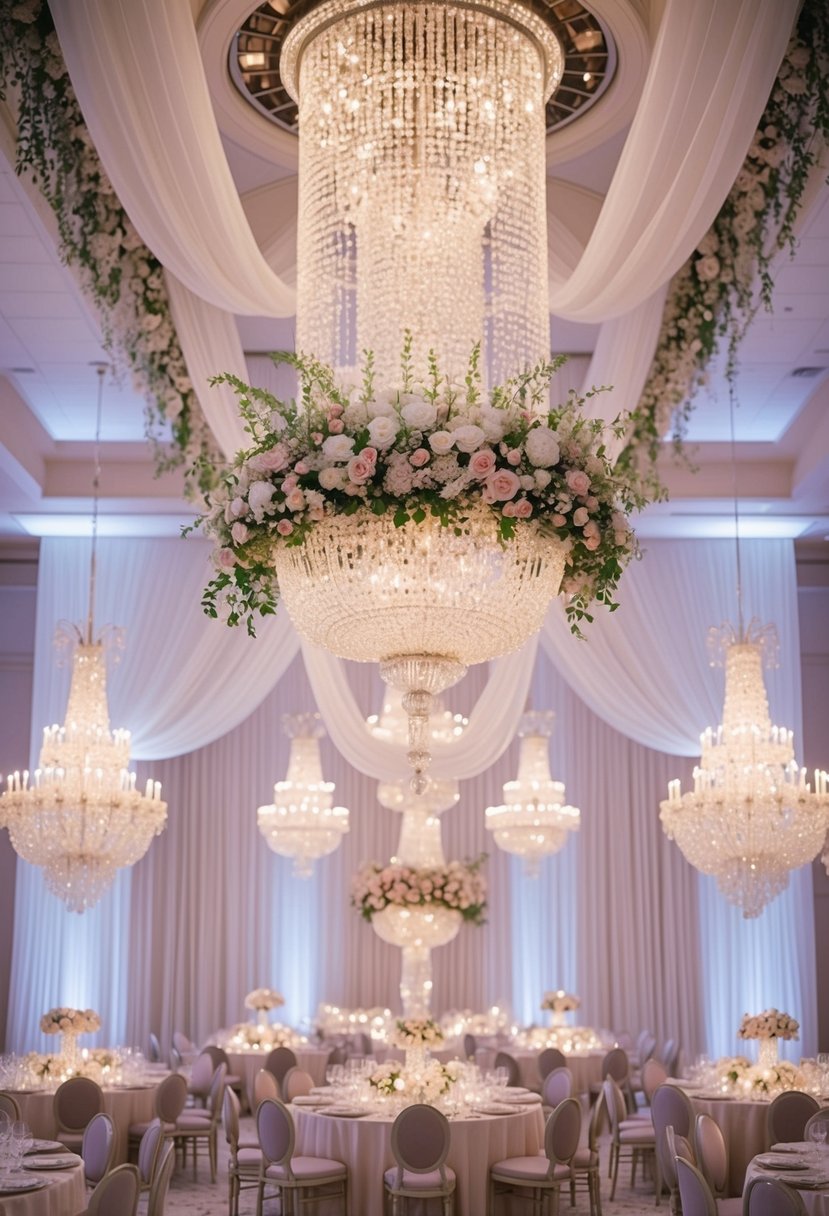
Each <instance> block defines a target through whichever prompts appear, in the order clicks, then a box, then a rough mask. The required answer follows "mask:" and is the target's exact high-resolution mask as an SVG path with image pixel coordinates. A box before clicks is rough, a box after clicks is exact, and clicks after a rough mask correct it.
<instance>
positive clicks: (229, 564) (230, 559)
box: [216, 549, 236, 570]
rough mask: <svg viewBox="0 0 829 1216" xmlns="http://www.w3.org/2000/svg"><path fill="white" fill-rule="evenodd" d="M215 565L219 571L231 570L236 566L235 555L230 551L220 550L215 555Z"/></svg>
mask: <svg viewBox="0 0 829 1216" xmlns="http://www.w3.org/2000/svg"><path fill="white" fill-rule="evenodd" d="M216 565H217V566H218V567H219V569H220V570H232V569H233V567H234V566H235V565H236V555H235V553H234V552H233V550H232V549H220V550H219V552H218V553H217V554H216Z"/></svg>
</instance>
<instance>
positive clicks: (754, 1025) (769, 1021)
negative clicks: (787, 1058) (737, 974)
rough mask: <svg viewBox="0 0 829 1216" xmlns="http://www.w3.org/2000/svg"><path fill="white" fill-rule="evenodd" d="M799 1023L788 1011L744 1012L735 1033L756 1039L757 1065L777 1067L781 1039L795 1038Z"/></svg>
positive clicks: (760, 1066)
mask: <svg viewBox="0 0 829 1216" xmlns="http://www.w3.org/2000/svg"><path fill="white" fill-rule="evenodd" d="M799 1030H800V1023H799V1022H798V1021H797V1019H796V1018H793V1017H792V1016H791V1015H790V1014H788V1013H781V1012H780V1011H779V1010H778V1009H766V1010H765V1011H764V1012H763V1013H755V1014H748V1013H746V1014H744V1015H743V1020H742V1021H741V1022H740V1026H739V1029H738V1030H737V1035H738V1037H739V1038H741V1039H757V1044H758V1046H757V1066H758V1068H761V1069H767V1070H768V1069H775V1068H777V1065H778V1062H779V1058H780V1051H779V1044H780V1040H781V1039H797V1038H798V1037H799V1035H798V1031H799Z"/></svg>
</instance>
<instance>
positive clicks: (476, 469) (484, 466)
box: [469, 448, 495, 481]
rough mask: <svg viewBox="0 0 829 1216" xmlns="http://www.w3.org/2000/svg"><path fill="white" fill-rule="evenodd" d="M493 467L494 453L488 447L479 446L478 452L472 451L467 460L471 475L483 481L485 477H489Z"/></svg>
mask: <svg viewBox="0 0 829 1216" xmlns="http://www.w3.org/2000/svg"><path fill="white" fill-rule="evenodd" d="M494 468H495V453H494V452H493V451H491V450H490V448H481V450H480V451H479V452H475V453H473V456H472V459H471V460H470V462H469V471H470V473H471V474H472V476H473V477H477V478H479V479H480V480H481V481H483V479H484V478H485V477H489V475H490V473H491V472H492V470H493V469H494Z"/></svg>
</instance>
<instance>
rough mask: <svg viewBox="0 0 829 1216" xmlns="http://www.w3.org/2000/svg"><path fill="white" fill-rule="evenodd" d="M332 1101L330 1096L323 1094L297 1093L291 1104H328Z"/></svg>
mask: <svg viewBox="0 0 829 1216" xmlns="http://www.w3.org/2000/svg"><path fill="white" fill-rule="evenodd" d="M333 1101H334V1099H333V1098H332V1097H327V1098H326V1097H325V1095H324V1094H298V1095H297V1097H296V1098H294V1099H293V1100H292V1102H291V1106H330V1105H331V1103H332V1102H333Z"/></svg>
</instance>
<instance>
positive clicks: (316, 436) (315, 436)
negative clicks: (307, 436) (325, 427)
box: [311, 431, 322, 447]
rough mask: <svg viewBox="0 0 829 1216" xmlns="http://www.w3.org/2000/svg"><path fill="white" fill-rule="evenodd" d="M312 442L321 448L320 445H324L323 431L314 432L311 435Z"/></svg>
mask: <svg viewBox="0 0 829 1216" xmlns="http://www.w3.org/2000/svg"><path fill="white" fill-rule="evenodd" d="M311 442H312V443H315V444H316V445H317V447H319V445H320V444H321V443H322V431H314V432H313V433H312V434H311Z"/></svg>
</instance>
